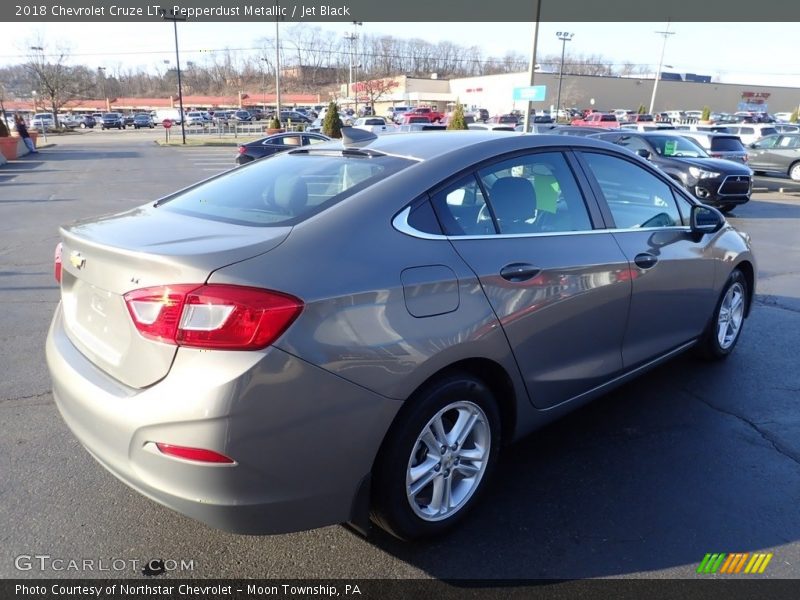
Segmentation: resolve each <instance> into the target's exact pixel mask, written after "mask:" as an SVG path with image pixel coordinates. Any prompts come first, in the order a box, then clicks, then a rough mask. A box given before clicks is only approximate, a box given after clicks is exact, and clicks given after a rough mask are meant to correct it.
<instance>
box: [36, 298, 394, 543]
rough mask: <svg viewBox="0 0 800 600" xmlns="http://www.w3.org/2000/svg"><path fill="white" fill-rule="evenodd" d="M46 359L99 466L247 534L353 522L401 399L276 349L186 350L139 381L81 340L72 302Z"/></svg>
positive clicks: (59, 396) (57, 323)
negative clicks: (179, 452) (134, 383)
mask: <svg viewBox="0 0 800 600" xmlns="http://www.w3.org/2000/svg"><path fill="white" fill-rule="evenodd" d="M46 355H47V364H48V368H49V370H50V374H51V377H52V381H53V397H54V399H55V402H56V405H57V406H58V409H59V411H60V412H61V415H62V416H63V418H64V421H65V422H66V423H67V425H68V426H69V428H70V429H71V430H72V432H73V433H74V434H75V436H76V437H77V438H78V440H79V441H80V442H81V443H82V444H83V445H84V446H85V447H86V449H87V450H88V451H89V452H90V453H91V454H92V455H93V456H94V457H95V458H96V459H97V461H98V462H100V463H101V464H102V465H103V466H104V467H105V468H106V469H108V470H109V471H110V472H111V473H112V474H113V475H115V476H116V477H118V478H119V479H121V480H122V481H123V482H125V483H126V484H128V485H129V486H131V487H132V488H134V489H136V490H137V491H139V492H140V493H142V494H144V495H145V496H147V497H149V498H151V499H153V500H155V501H156V502H159V503H161V504H163V505H165V506H167V507H169V508H172V509H174V510H176V511H178V512H180V513H182V514H184V515H187V516H189V517H192V518H194V519H197V520H199V521H202V522H204V523H206V524H208V525H211V526H213V527H217V528H220V529H224V530H227V531H232V532H237V533H248V534H268V533H284V532H289V531H297V530H302V529H310V528H314V527H320V526H324V525H329V524H334V523H340V522H344V521H347V520H350V519H351V517H352V512H353V502H354V499H355V496H356V493H357V489H358V486H359V484H360V482H361V480H362V479H363V478H364V477H365V476H366V475H367V474H369V472H370V470H371V468H372V462H373V460H374V457H375V454H376V453H377V451H378V448H379V446H380V444H381V442H382V440H383V437H384V435H385V432H386V431H387V429H388V427H389V425H390V424H391V422H392V420H393V418H394V416H395V415H396V413H397V410H398V409H399V407H400V405H401V403H400V402H399V401H396V400H390V399H387V398H384V397H382V396H379V395H377V394H375V393H373V392H370V391H368V390H366V389H364V388H362V387H359V386H357V385H354V384H352V383H350V382H347V381H345V380H343V379H341V378H339V377H337V376H335V375H333V374H331V373H329V372H327V371H325V370H322V369H320V368H318V367H315V366H313V365H311V364H309V363H306V362H305V361H302V360H300V359H298V358H296V357H294V356H293V355H291V354H288V353H286V352H284V351H281V350H278V349H276V348H273V347H270V348H267V349H266V350H264V351H261V352H209V351H200V350H194V349H187V348H181V349H179V351H178V353H177V355H176V358H175V362H174V364H173V366H172V368H171V370H170V373H169V375H168V376H167V377H165V378H164V379H163V380H161V381H160V382H158V383H156V384H154V385H152V386H150V387H148V388H144V389H132V388H129V387H127V386H124V385H123V384H121V383H119V382H118V381H116V380H114V379H112V378H110V377H109V376H107V375H106V374H105V373H104V372H102V371H100V370H99V369H98V368H97V367H95V366H94V365H93V364H92V363H91V362H90V361H89V360H88V359H86V358H85V357H84V356H83V355H82V354H81V353H80V352H79V351H78V350H77V349H76V348H75V347H74V346H73V345H72V343H71V342H70V340H69V338H68V337H67V335H66V333H65V331H64V327H63V320H62V310H61V305H59V306H58V308H57V310H56V314H55V316H54V318H53V322H52V324H51V327H50V331H49V333H48V338H47V344H46ZM156 442H162V443H169V444H175V445H180V446H187V447H192V448H204V449H209V450H213V451H215V452H219V453H221V454H224V455H226V456H229V457H231V458H232V459H234V461H235V463H234V464H232V465H230V464H223V465H220V464H210V463H199V462H193V461H187V460H182V459H177V458H173V457H171V456H166V455H164V454H162V453H161V452H160V451H159V450H158V449H157V447H156V446H155V443H156Z"/></svg>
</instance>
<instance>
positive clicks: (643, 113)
mask: <svg viewBox="0 0 800 600" xmlns="http://www.w3.org/2000/svg"><path fill="white" fill-rule="evenodd" d="M636 112H637V113H638V114H640V115H646V114H647V109H646V108H645V106H644V104H640V105H639V110H637V111H636Z"/></svg>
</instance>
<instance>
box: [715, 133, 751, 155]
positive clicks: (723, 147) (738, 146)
mask: <svg viewBox="0 0 800 600" xmlns="http://www.w3.org/2000/svg"><path fill="white" fill-rule="evenodd" d="M711 150H712V151H715V152H744V146H743V145H742V142H740V141H739V138H736V137H712V138H711Z"/></svg>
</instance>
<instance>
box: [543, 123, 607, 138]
mask: <svg viewBox="0 0 800 600" xmlns="http://www.w3.org/2000/svg"><path fill="white" fill-rule="evenodd" d="M606 131H608V129H605V128H602V129H601V128H600V127H583V126H581V127H573V126H572V125H559V126H557V127H552V128H550V129H549V130H548V131H547V133H548V134H550V135H574V136H578V137H588V136H590V135H594V134H596V133H604V132H606Z"/></svg>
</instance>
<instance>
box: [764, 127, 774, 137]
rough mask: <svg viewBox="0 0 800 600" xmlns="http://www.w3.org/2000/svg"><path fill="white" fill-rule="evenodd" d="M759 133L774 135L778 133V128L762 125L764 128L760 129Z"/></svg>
mask: <svg viewBox="0 0 800 600" xmlns="http://www.w3.org/2000/svg"><path fill="white" fill-rule="evenodd" d="M760 133H761V135H762V136H765V135H774V134H776V133H778V130H777V129H775V128H774V127H764V128H763V129H762V130H761V132H760Z"/></svg>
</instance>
